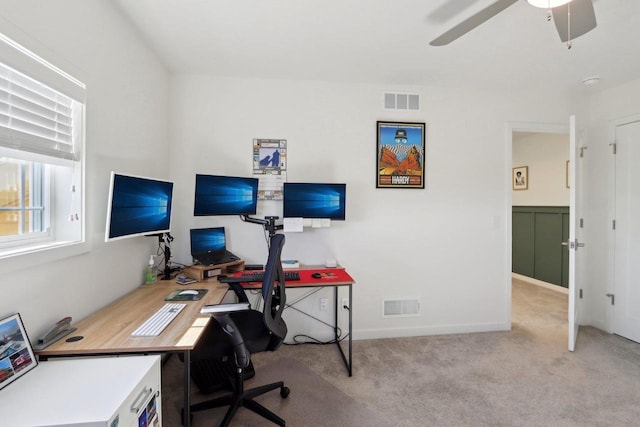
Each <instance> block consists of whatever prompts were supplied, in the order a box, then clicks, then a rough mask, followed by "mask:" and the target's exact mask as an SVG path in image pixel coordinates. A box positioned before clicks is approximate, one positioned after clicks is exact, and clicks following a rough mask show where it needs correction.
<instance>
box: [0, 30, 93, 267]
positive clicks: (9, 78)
mask: <svg viewBox="0 0 640 427" xmlns="http://www.w3.org/2000/svg"><path fill="white" fill-rule="evenodd" d="M84 92H85V88H84V85H83V84H82V83H80V82H79V81H77V80H75V79H74V78H73V77H71V76H69V75H68V74H66V73H64V72H63V71H61V70H60V69H58V68H56V67H55V66H53V65H51V64H50V63H48V62H46V61H45V60H44V59H42V58H40V57H39V56H37V55H35V54H34V53H32V52H30V51H28V50H26V49H25V48H24V47H22V46H20V45H19V44H17V43H16V42H14V41H13V40H11V39H9V38H7V37H6V36H4V35H2V34H0V258H4V257H8V256H12V255H16V254H20V253H25V252H32V251H34V250H41V249H45V248H52V247H57V246H60V245H68V244H70V243H79V242H82V241H83V240H84V224H83V218H82V206H83V203H82V199H83V197H82V195H83V192H82V177H83V173H82V171H83V161H82V159H83V148H84V95H85V94H84Z"/></svg>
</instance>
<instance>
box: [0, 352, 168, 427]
mask: <svg viewBox="0 0 640 427" xmlns="http://www.w3.org/2000/svg"><path fill="white" fill-rule="evenodd" d="M160 386H161V382H160V356H127V357H101V358H86V359H80V358H77V359H65V360H55V359H53V360H50V361H48V362H40V364H39V365H38V366H36V368H35V369H33V370H32V371H31V372H28V373H27V374H26V375H25V376H24V377H22V378H20V379H19V380H18V381H16V382H14V383H12V384H9V385H8V386H7V387H5V388H4V389H2V390H0V414H2V415H1V416H0V419H1V422H0V424H2V425H6V426H12V427H20V426H24V427H27V426H47V427H53V426H74V427H160V426H162V408H161V406H162V405H161V401H162V399H161V396H160Z"/></svg>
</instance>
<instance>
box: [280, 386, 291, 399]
mask: <svg viewBox="0 0 640 427" xmlns="http://www.w3.org/2000/svg"><path fill="white" fill-rule="evenodd" d="M289 393H291V390H290V389H289V387H281V388H280V396H281V397H283V398H285V399H286V398H287V397H289Z"/></svg>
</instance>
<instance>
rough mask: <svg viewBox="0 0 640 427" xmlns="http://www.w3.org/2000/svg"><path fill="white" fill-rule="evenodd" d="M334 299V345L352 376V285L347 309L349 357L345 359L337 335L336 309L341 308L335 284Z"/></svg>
mask: <svg viewBox="0 0 640 427" xmlns="http://www.w3.org/2000/svg"><path fill="white" fill-rule="evenodd" d="M333 289H334V291H333V292H334V299H335V304H334V306H335V308H336V309H335V316H334V322H335V323H334V328H333V336H334V338H335V342H336V345H337V346H338V350H340V355H341V356H342V360H343V361H344V365H345V367H346V368H347V372H349V376H352V366H353V364H352V363H353V360H352V356H351V352H352V349H353V346H352V340H353V337H352V333H353V314H352V311H353V309H352V308H353V300H352V297H353V295H352V289H353V288H352V285H349V308H348V309H347V311H349V359H347V357H346V356H345V354H344V350H342V345H341V343H340V340H339V339H340V337H339V335H338V311H339V310H340V309H341V308H342V305H339V304H338V287H337V286H335V287H334V288H333Z"/></svg>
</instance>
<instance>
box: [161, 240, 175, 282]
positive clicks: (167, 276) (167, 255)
mask: <svg viewBox="0 0 640 427" xmlns="http://www.w3.org/2000/svg"><path fill="white" fill-rule="evenodd" d="M172 241H173V236H172V235H171V234H169V233H161V234H158V244H160V245H161V244H163V243H164V250H163V252H164V273H163V274H162V280H171V267H170V266H169V261H170V260H171V242H172Z"/></svg>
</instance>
